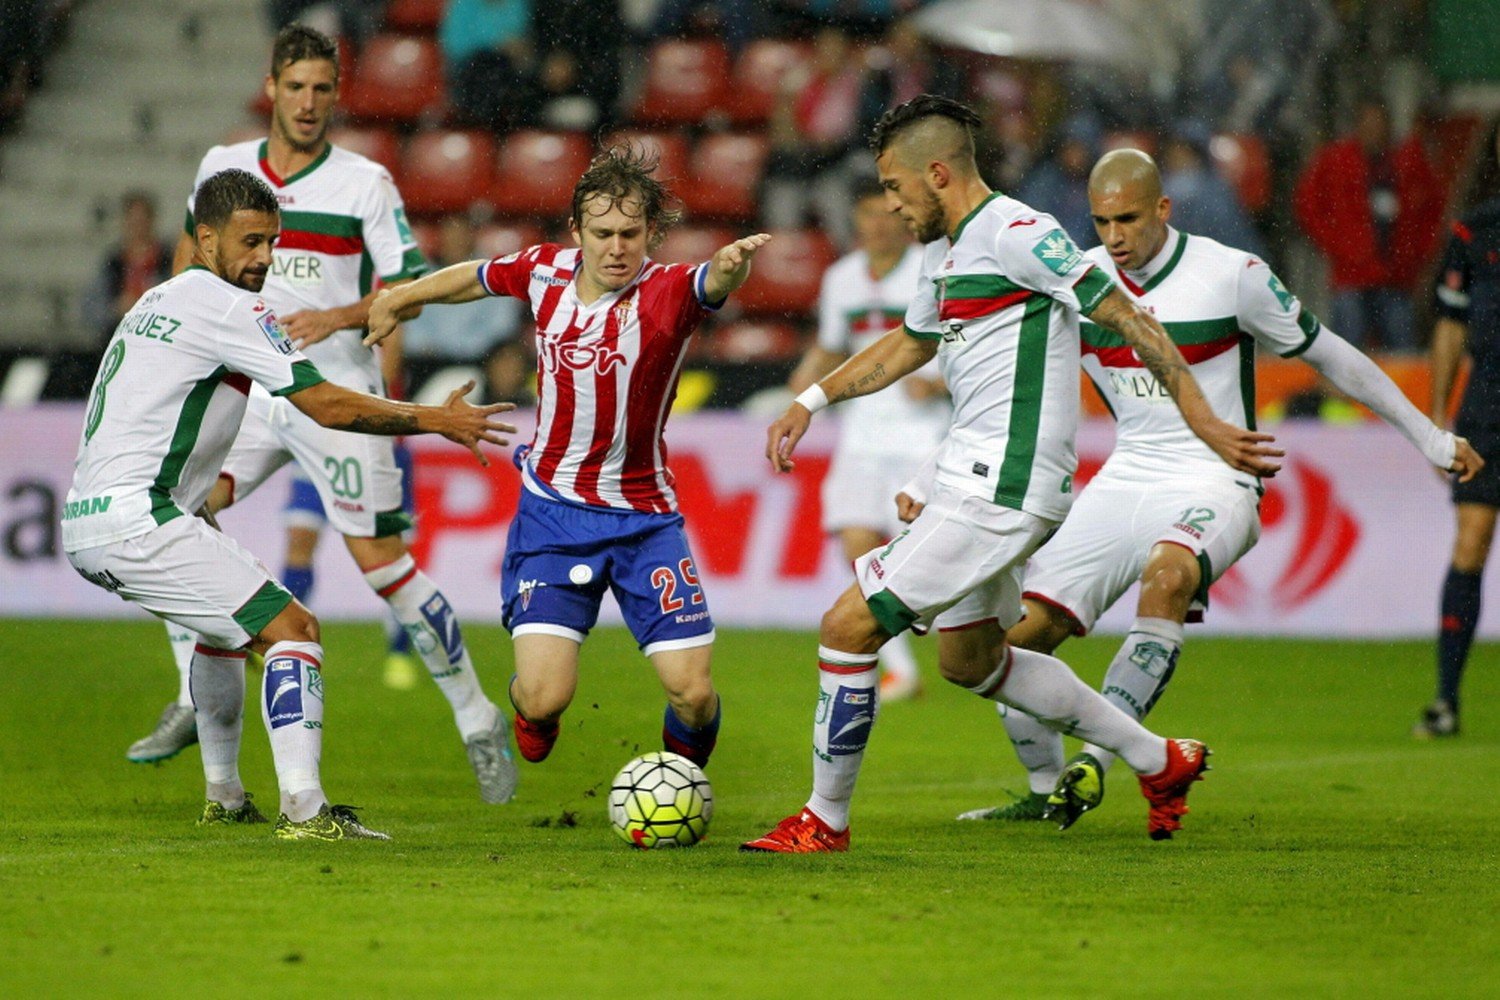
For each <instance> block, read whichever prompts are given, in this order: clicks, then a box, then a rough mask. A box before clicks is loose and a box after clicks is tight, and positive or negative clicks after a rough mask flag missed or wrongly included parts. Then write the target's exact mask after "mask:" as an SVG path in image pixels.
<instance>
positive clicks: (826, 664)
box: [807, 646, 880, 830]
mask: <svg viewBox="0 0 1500 1000" xmlns="http://www.w3.org/2000/svg"><path fill="white" fill-rule="evenodd" d="M875 659H876V657H875V654H874V653H843V652H840V651H839V650H836V649H829V648H828V647H827V646H819V647H818V711H817V714H816V715H815V716H814V717H813V793H812V798H810V799H808V800H807V808H808V809H811V810H812V811H813V812H814V813H815V814H816V815H817V817H818V818H819V819H821V820H822V821H823V822H824V823H827V824H828V825H829V826H830V827H832V828H833V829H834V830H844V829H847V828H848V826H849V800H850V799H851V798H853V796H854V781H855V779H856V778H858V777H859V766H860V764H861V763H862V762H863V761H864V759H865V747H866V746H867V745H868V744H869V742H870V730H871V729H872V728H873V727H874V725H875V713H876V711H877V710H878V709H879V707H880V671H879V670H877V669H876V667H875Z"/></svg>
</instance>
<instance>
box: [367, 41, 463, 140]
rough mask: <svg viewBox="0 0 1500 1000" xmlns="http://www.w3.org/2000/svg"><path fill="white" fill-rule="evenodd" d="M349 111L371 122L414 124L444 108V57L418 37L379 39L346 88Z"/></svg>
mask: <svg viewBox="0 0 1500 1000" xmlns="http://www.w3.org/2000/svg"><path fill="white" fill-rule="evenodd" d="M343 91H344V92H343V106H344V111H345V112H347V113H348V114H349V115H350V117H352V118H357V119H362V120H366V121H383V122H414V121H416V120H417V119H419V118H421V117H422V115H423V114H424V113H427V114H435V113H437V112H438V111H439V110H440V109H442V108H443V107H444V104H445V95H444V91H443V57H442V54H441V52H440V51H439V50H438V47H437V42H435V41H433V40H432V39H431V38H419V37H417V36H414V35H376V36H375V37H374V38H372V39H370V41H369V42H368V43H366V45H365V48H364V51H363V52H361V53H360V55H359V62H358V63H357V64H356V65H355V67H354V78H353V79H352V80H350V81H348V83H347V84H346V85H345V86H344V88H343Z"/></svg>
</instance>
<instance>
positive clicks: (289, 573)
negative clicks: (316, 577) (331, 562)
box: [281, 566, 313, 604]
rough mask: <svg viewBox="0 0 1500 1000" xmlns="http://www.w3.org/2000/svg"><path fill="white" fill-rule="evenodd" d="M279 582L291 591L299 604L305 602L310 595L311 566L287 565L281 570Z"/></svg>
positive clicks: (311, 587) (311, 582) (311, 584)
mask: <svg viewBox="0 0 1500 1000" xmlns="http://www.w3.org/2000/svg"><path fill="white" fill-rule="evenodd" d="M281 582H282V584H283V585H284V586H285V587H286V589H287V590H290V591H291V592H292V596H293V597H295V598H296V599H297V601H298V603H300V604H306V603H307V600H308V598H310V597H311V596H312V589H313V568H312V567H311V566H288V567H287V568H286V569H284V570H282V571H281Z"/></svg>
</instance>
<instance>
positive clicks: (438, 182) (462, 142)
mask: <svg viewBox="0 0 1500 1000" xmlns="http://www.w3.org/2000/svg"><path fill="white" fill-rule="evenodd" d="M494 159H495V141H494V140H493V139H491V138H490V136H489V134H488V133H487V132H461V131H451V132H450V131H433V132H422V133H419V134H417V135H415V136H413V137H412V139H411V141H410V142H409V143H408V144H407V147H406V155H405V156H404V157H403V158H402V160H401V178H402V180H403V181H404V183H405V185H406V186H405V187H404V188H402V191H401V193H402V196H403V197H404V198H405V199H406V209H407V211H408V212H411V213H413V214H415V215H430V214H433V213H439V212H459V211H463V210H465V209H467V208H468V207H469V206H470V205H471V204H473V203H474V202H476V201H483V200H484V199H485V197H486V195H488V193H489V188H490V169H491V168H490V165H491V164H492V163H493V162H494Z"/></svg>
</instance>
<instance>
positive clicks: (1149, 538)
mask: <svg viewBox="0 0 1500 1000" xmlns="http://www.w3.org/2000/svg"><path fill="white" fill-rule="evenodd" d="M1259 539H1260V497H1259V496H1258V495H1257V493H1256V491H1255V490H1254V489H1253V488H1251V487H1249V486H1244V485H1240V484H1238V483H1235V482H1233V481H1230V480H1228V479H1220V480H1217V481H1215V480H1199V481H1197V482H1194V481H1192V480H1189V479H1183V480H1177V481H1173V480H1159V481H1157V482H1152V483H1143V482H1133V481H1126V480H1121V479H1114V478H1111V477H1109V476H1106V475H1099V476H1095V477H1094V478H1093V479H1092V480H1090V481H1089V484H1088V485H1087V486H1086V487H1084V489H1083V492H1082V493H1081V494H1080V495H1079V497H1078V499H1077V501H1075V502H1074V504H1073V510H1072V512H1071V513H1070V514H1068V519H1067V520H1066V521H1064V522H1063V526H1062V527H1061V528H1060V529H1058V532H1057V534H1056V535H1054V536H1053V537H1052V540H1051V541H1049V542H1048V543H1047V544H1046V545H1045V546H1043V547H1042V549H1041V551H1039V552H1038V553H1037V554H1036V555H1035V557H1033V558H1032V560H1031V563H1030V565H1029V566H1027V568H1026V596H1027V597H1031V598H1036V599H1039V600H1041V601H1043V602H1044V603H1047V604H1052V605H1054V606H1057V607H1060V608H1062V609H1064V610H1066V611H1067V612H1068V613H1069V614H1071V615H1072V616H1073V617H1074V618H1076V619H1077V620H1078V624H1079V626H1080V627H1081V631H1080V633H1079V634H1080V635H1082V634H1083V633H1085V632H1087V631H1088V630H1089V629H1091V628H1093V627H1094V623H1095V622H1097V621H1098V620H1099V616H1100V615H1102V614H1104V612H1105V611H1107V610H1109V608H1110V607H1111V606H1112V605H1113V604H1114V603H1115V602H1116V601H1118V600H1119V599H1120V597H1121V595H1123V594H1124V593H1125V591H1127V590H1129V589H1130V586H1131V584H1133V583H1135V582H1136V580H1138V579H1139V578H1140V575H1141V572H1142V571H1143V570H1144V569H1145V568H1146V559H1147V557H1148V556H1149V555H1150V554H1151V549H1152V547H1153V546H1155V545H1156V544H1157V543H1159V542H1168V543H1172V544H1176V545H1180V546H1182V547H1183V548H1185V549H1187V550H1188V551H1189V552H1191V553H1192V554H1193V555H1194V556H1196V557H1197V558H1198V560H1199V563H1200V564H1204V563H1206V567H1205V569H1206V572H1205V573H1204V578H1203V581H1202V583H1201V584H1200V585H1199V591H1198V596H1197V597H1196V598H1195V599H1194V601H1193V605H1192V607H1193V611H1196V612H1197V613H1198V615H1199V616H1201V613H1202V611H1203V610H1204V609H1205V607H1206V606H1207V600H1206V597H1207V594H1208V585H1209V584H1211V583H1212V582H1213V581H1214V580H1217V579H1218V578H1219V577H1220V576H1221V575H1223V573H1224V571H1225V570H1227V569H1229V567H1230V566H1233V565H1234V564H1235V562H1236V561H1238V560H1239V558H1240V557H1241V556H1243V555H1244V554H1245V553H1246V552H1249V551H1250V550H1251V549H1252V548H1254V546H1255V543H1256V542H1257V541H1258V540H1259ZM1190 617H1192V613H1191V612H1190Z"/></svg>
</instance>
